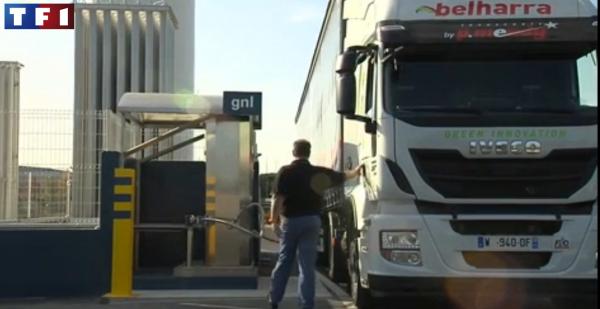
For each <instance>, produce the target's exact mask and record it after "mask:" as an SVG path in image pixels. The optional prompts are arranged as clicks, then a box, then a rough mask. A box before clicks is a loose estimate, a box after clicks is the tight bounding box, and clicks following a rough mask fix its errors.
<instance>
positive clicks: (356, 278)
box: [347, 239, 374, 309]
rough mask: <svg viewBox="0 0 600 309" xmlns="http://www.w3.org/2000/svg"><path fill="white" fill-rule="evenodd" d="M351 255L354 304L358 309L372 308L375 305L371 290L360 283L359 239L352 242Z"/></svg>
mask: <svg viewBox="0 0 600 309" xmlns="http://www.w3.org/2000/svg"><path fill="white" fill-rule="evenodd" d="M349 249H350V250H349V253H350V256H349V258H348V263H347V264H348V277H349V278H350V280H349V281H350V282H349V283H350V284H349V287H348V288H349V290H350V295H351V296H352V300H353V301H354V305H355V306H356V307H357V308H358V309H372V308H373V306H374V301H373V298H372V297H371V292H369V290H368V289H365V288H364V287H363V286H362V284H361V283H360V270H359V266H358V264H359V254H358V240H357V239H354V240H352V242H351V243H350V248H349Z"/></svg>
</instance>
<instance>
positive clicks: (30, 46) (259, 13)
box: [0, 0, 597, 171]
mask: <svg viewBox="0 0 600 309" xmlns="http://www.w3.org/2000/svg"><path fill="white" fill-rule="evenodd" d="M327 1H328V0H197V1H196V13H195V14H196V38H195V40H196V59H195V63H196V68H195V84H196V89H195V92H196V93H199V94H215V93H221V92H222V91H223V90H240V91H262V92H263V96H264V97H263V102H264V108H263V112H264V115H263V119H264V122H263V130H262V131H261V132H259V133H258V141H259V152H261V153H262V154H263V156H262V157H261V164H262V170H263V171H276V170H277V169H278V168H279V166H281V165H282V164H286V163H287V162H288V161H290V160H291V154H290V148H291V142H292V141H293V140H294V139H295V138H296V137H297V132H296V130H295V128H294V122H293V119H294V116H295V114H296V110H297V106H298V102H299V100H300V96H301V93H302V89H303V87H304V82H305V79H306V76H307V72H308V69H309V65H310V60H311V58H312V53H313V51H314V47H315V44H316V41H317V37H318V34H319V30H320V26H321V22H322V18H323V16H324V14H325V9H326V6H327ZM3 2H5V1H4V0H0V3H3ZM10 2H65V1H64V0H50V1H47V0H37V1H36V0H11V1H10ZM592 2H594V3H595V4H596V3H597V0H592ZM2 15H3V14H0V25H3V16H2ZM2 28H3V27H0V61H19V62H21V63H23V64H25V68H24V69H23V71H22V75H21V76H22V77H21V89H22V91H21V108H22V109H28V110H30V109H42V110H58V111H64V110H69V109H72V107H73V96H74V95H73V83H74V78H73V75H74V74H73V66H74V65H73V61H74V32H73V31H65V30H61V31H6V30H3V29H2ZM61 115H63V116H64V114H61Z"/></svg>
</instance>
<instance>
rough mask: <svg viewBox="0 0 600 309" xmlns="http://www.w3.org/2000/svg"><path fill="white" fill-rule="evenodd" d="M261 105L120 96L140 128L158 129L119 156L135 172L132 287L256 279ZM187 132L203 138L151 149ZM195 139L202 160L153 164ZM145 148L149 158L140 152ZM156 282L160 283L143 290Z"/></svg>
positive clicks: (246, 100)
mask: <svg viewBox="0 0 600 309" xmlns="http://www.w3.org/2000/svg"><path fill="white" fill-rule="evenodd" d="M261 103H262V95H261V94H260V93H247V92H226V93H224V94H223V95H222V96H198V95H174V94H146V93H144V94H142V93H128V94H125V95H124V96H123V97H122V99H121V100H120V102H119V104H118V111H119V112H121V113H122V114H123V115H124V116H125V117H127V118H128V119H129V120H131V121H135V122H136V123H138V124H139V125H140V126H141V127H142V128H143V129H148V128H159V129H161V132H163V133H162V134H160V135H159V136H158V137H156V138H152V139H150V140H147V141H145V142H144V143H142V144H140V145H138V146H135V147H133V148H132V149H130V150H128V151H127V152H125V153H124V154H123V165H124V166H125V167H128V168H130V169H133V170H134V171H135V175H136V178H135V184H136V185H135V187H136V190H135V191H136V192H135V195H136V198H135V201H136V202H135V206H134V207H135V211H134V213H135V215H134V217H135V224H134V227H133V228H134V233H133V235H134V240H133V244H134V245H133V248H132V250H133V251H134V252H133V257H134V260H135V261H134V262H133V265H134V267H133V268H135V273H136V276H135V278H136V280H134V281H135V285H136V288H141V289H144V288H152V286H160V287H163V288H173V287H174V286H177V287H179V288H181V287H184V288H195V286H193V284H192V286H187V285H189V284H188V283H193V282H200V281H201V280H200V281H199V280H195V281H194V280H189V279H190V278H192V279H193V278H195V279H202V278H255V279H256V278H257V277H258V269H257V265H258V261H256V256H258V254H257V253H256V252H258V251H259V250H260V241H259V239H261V238H263V235H262V224H263V222H264V220H263V218H264V213H263V209H262V207H261V205H260V204H259V203H257V202H258V197H257V196H254V195H255V194H256V192H258V191H259V190H257V186H258V172H257V171H256V170H255V169H257V168H258V164H257V163H256V162H257V158H258V153H257V147H256V134H255V130H256V129H257V128H260V120H261V119H260V117H261V107H262V106H261ZM187 129H203V130H204V134H201V135H198V136H194V137H191V138H189V140H187V141H184V142H181V143H179V144H177V145H173V146H171V147H167V148H165V149H158V151H156V148H157V147H156V145H159V143H161V142H163V141H165V140H166V139H168V138H170V137H173V136H174V135H176V134H178V133H180V132H183V131H185V130H187ZM200 140H205V142H206V153H205V157H206V162H166V161H156V159H158V158H160V157H161V156H164V155H165V154H168V153H171V152H173V151H176V150H177V149H180V148H182V147H185V146H188V145H190V144H192V143H195V142H198V141H200ZM151 147H153V148H154V149H155V151H154V153H152V154H149V155H146V156H142V155H141V154H142V153H143V152H144V150H147V149H150V148H151ZM116 237H118V235H115V237H113V238H116ZM126 237H127V236H126ZM272 241H273V240H272ZM113 269H114V268H113ZM132 271H133V270H132ZM148 273H151V274H153V276H145V275H146V274H148ZM156 273H160V274H162V275H164V276H162V277H161V276H156ZM167 277H168V279H167ZM149 278H151V279H149ZM157 278H162V279H164V280H166V281H164V282H163V283H162V284H161V283H157V282H150V284H149V285H148V286H145V284H146V283H148V282H149V281H148V280H150V281H151V280H159V279H157ZM138 279H139V280H138ZM178 279H182V280H179V281H178ZM185 279H187V280H185ZM113 281H114V279H113ZM167 281H168V282H171V283H173V284H171V285H169V284H168V282H167ZM182 282H183V283H184V284H182ZM204 283H206V280H205V281H204ZM120 286H122V284H121V285H120ZM131 288H133V283H132V284H131ZM127 292H128V291H125V292H120V293H118V292H115V291H113V293H112V294H115V295H117V294H118V295H123V294H127ZM129 292H130V291H129Z"/></svg>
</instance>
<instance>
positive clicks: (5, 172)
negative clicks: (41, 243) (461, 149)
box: [0, 61, 23, 220]
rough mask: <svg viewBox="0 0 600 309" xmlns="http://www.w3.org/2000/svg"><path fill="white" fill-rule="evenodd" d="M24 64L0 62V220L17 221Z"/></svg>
mask: <svg viewBox="0 0 600 309" xmlns="http://www.w3.org/2000/svg"><path fill="white" fill-rule="evenodd" d="M22 67H23V65H21V64H20V63H18V62H2V61H0V220H13V219H17V215H18V211H17V207H18V206H17V205H18V190H19V188H18V186H19V96H20V89H19V88H20V85H19V80H20V79H19V76H20V71H21V68H22Z"/></svg>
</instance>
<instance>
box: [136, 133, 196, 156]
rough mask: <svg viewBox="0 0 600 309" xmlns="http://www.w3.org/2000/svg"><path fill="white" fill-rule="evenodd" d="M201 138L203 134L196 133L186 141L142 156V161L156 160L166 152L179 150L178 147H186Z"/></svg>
mask: <svg viewBox="0 0 600 309" xmlns="http://www.w3.org/2000/svg"><path fill="white" fill-rule="evenodd" d="M203 139H204V134H201V135H198V136H196V137H192V138H190V139H189V140H187V141H184V142H181V143H179V144H176V145H173V146H171V147H169V148H167V149H164V150H161V151H159V152H158V153H156V154H153V155H151V156H149V157H146V158H144V159H143V160H142V163H146V162H149V161H152V160H156V159H158V158H160V157H162V156H164V155H166V154H169V153H171V152H174V151H177V150H179V149H181V148H183V147H186V146H188V145H191V144H193V143H195V142H198V141H201V140H203Z"/></svg>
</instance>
